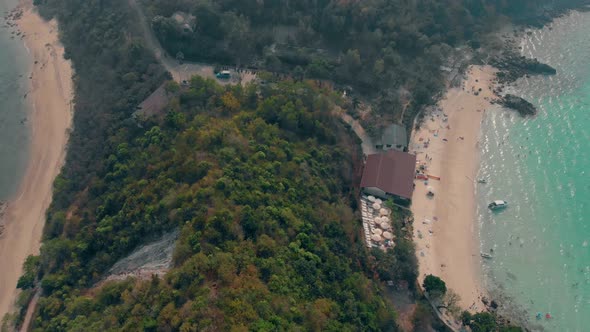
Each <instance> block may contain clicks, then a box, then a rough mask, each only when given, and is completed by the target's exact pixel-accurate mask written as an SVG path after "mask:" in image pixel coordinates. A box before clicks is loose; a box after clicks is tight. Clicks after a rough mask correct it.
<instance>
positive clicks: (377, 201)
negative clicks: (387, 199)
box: [375, 198, 383, 204]
mask: <svg viewBox="0 0 590 332" xmlns="http://www.w3.org/2000/svg"><path fill="white" fill-rule="evenodd" d="M375 203H377V204H381V203H383V201H382V200H381V199H380V198H376V199H375Z"/></svg>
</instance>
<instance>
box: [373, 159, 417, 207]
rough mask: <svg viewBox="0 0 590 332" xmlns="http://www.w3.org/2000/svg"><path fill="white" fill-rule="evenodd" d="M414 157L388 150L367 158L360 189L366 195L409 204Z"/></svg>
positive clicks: (413, 173) (412, 189) (412, 190)
mask: <svg viewBox="0 0 590 332" xmlns="http://www.w3.org/2000/svg"><path fill="white" fill-rule="evenodd" d="M415 171H416V156H415V155H413V154H409V153H407V152H400V151H395V150H389V151H387V152H383V153H378V154H372V155H369V156H368V157H367V162H366V163H365V169H364V171H363V178H362V180H361V188H362V190H363V192H365V193H366V194H368V195H373V196H377V197H380V198H383V199H388V198H393V199H394V200H402V201H405V202H409V201H410V200H411V199H412V193H413V192H414V175H415Z"/></svg>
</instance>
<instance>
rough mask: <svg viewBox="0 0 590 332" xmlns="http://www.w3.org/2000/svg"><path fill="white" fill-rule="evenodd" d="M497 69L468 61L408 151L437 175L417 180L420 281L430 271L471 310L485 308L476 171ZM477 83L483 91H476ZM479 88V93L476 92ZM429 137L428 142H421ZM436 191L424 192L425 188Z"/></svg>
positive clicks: (415, 210)
mask: <svg viewBox="0 0 590 332" xmlns="http://www.w3.org/2000/svg"><path fill="white" fill-rule="evenodd" d="M495 73H496V70H495V69H494V68H492V67H490V66H470V67H469V69H468V70H467V76H466V78H465V79H464V80H463V82H462V84H461V86H460V87H455V88H450V89H449V90H447V92H446V93H445V96H444V98H443V99H442V100H441V101H439V103H438V104H437V107H436V108H435V111H433V112H430V113H429V114H426V116H425V117H424V122H423V123H422V124H421V126H420V129H418V130H414V131H413V132H412V137H411V143H410V152H413V153H416V156H417V163H418V164H417V166H420V165H424V166H425V167H426V171H425V173H426V174H430V175H434V176H436V177H440V180H436V179H429V181H428V185H426V184H425V181H424V180H416V181H415V185H416V188H415V190H414V194H413V199H412V206H411V210H412V213H413V214H414V242H415V244H416V254H417V257H418V262H419V278H418V279H419V282H420V283H421V282H422V280H423V279H424V277H425V276H426V275H428V274H433V275H435V276H438V277H440V278H441V279H442V280H443V281H445V283H446V285H447V288H448V289H450V290H452V291H453V292H454V293H456V294H458V295H459V296H460V301H458V303H457V304H458V305H459V306H460V307H461V308H462V309H466V310H468V311H471V312H476V311H480V310H482V309H485V305H484V303H483V302H482V298H484V297H487V292H486V290H485V288H484V285H483V282H484V280H483V278H482V277H483V276H482V270H481V258H480V244H479V241H478V239H479V227H478V225H477V221H476V220H477V219H476V197H475V180H476V179H475V177H476V175H477V172H478V170H479V160H480V150H479V139H480V135H481V123H482V121H483V116H484V114H485V110H486V109H488V108H490V107H491V106H492V104H491V101H492V100H494V99H495V98H496V96H495V94H494V92H493V88H494V81H495ZM479 89H481V91H479ZM475 92H477V94H476V93H475ZM425 142H429V144H427V145H426V144H424V143H425ZM429 187H430V189H432V190H433V191H434V193H435V195H434V197H433V198H428V197H427V195H426V193H427V191H428V189H429Z"/></svg>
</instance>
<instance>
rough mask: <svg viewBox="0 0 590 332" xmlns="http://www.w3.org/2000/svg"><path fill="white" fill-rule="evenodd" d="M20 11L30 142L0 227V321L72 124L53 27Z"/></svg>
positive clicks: (36, 233)
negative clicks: (27, 63)
mask: <svg viewBox="0 0 590 332" xmlns="http://www.w3.org/2000/svg"><path fill="white" fill-rule="evenodd" d="M21 7H22V8H23V10H24V12H23V16H22V17H21V19H20V20H19V21H18V25H19V29H20V30H21V31H22V32H23V33H24V34H25V35H26V37H25V39H24V41H25V44H26V46H27V48H28V50H29V52H30V55H31V60H32V63H31V66H32V67H31V70H32V74H31V76H32V79H31V80H30V81H31V87H30V92H29V93H28V97H27V98H28V99H29V101H30V102H31V105H32V110H31V114H30V116H29V117H28V118H29V119H30V122H29V123H30V125H31V129H32V130H31V132H32V138H31V146H30V155H29V161H28V165H27V169H26V172H25V175H24V178H23V180H22V183H21V185H20V188H19V191H18V194H17V195H16V197H15V198H14V199H13V200H11V201H9V202H8V206H7V208H6V213H5V215H4V217H3V221H2V222H3V223H4V224H5V230H4V233H3V235H2V236H1V237H0V266H1V267H2V273H1V274H0V317H2V316H4V314H5V313H7V312H9V311H11V310H12V308H13V306H14V301H15V298H16V295H17V290H16V283H17V280H18V278H19V277H20V275H21V273H22V264H23V262H24V260H25V258H26V257H27V256H28V255H29V254H35V253H38V252H39V247H40V240H41V234H42V231H43V225H44V223H45V211H46V209H47V207H48V206H49V204H50V202H51V197H52V184H53V180H54V179H55V177H56V176H57V174H58V173H59V171H60V169H61V166H62V164H63V161H64V156H65V146H66V144H67V140H68V134H67V132H68V128H70V125H71V119H72V105H71V100H72V68H71V65H70V62H69V61H66V60H64V58H63V47H62V46H61V44H60V43H59V41H58V34H57V25H56V22H55V21H52V22H45V21H43V20H42V19H41V18H40V17H39V16H38V15H37V14H36V12H35V11H34V9H33V8H32V5H31V3H30V1H26V2H25V3H23V4H22V5H21ZM34 62H36V63H34Z"/></svg>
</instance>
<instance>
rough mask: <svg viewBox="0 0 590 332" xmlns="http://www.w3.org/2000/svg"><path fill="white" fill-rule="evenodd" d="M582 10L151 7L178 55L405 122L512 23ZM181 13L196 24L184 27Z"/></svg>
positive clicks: (475, 3) (154, 2)
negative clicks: (472, 52) (307, 88)
mask: <svg viewBox="0 0 590 332" xmlns="http://www.w3.org/2000/svg"><path fill="white" fill-rule="evenodd" d="M580 2H584V0H557V1H555V0H511V1H505V0H444V1H441V0H417V1H405V0H362V1H360V0H349V1H341V0H321V1H317V0H298V1H291V0H276V1H256V0H246V1H245V0H239V1H237V0H142V3H143V4H144V7H145V8H146V11H147V12H148V13H149V14H150V17H151V18H153V20H152V28H153V30H154V31H155V33H156V35H157V36H158V38H159V39H160V41H161V43H162V44H163V45H164V47H165V48H166V49H167V50H168V51H169V53H170V54H177V52H182V54H184V56H185V58H186V59H192V60H199V61H207V62H213V63H222V64H238V65H247V66H254V67H257V68H264V69H267V70H271V71H277V72H286V73H288V74H294V71H295V70H298V71H299V72H300V73H302V74H303V75H305V76H306V77H309V78H318V79H330V80H333V81H335V82H337V83H339V84H341V85H350V86H352V87H354V88H356V89H357V90H358V91H359V92H360V93H361V94H362V95H364V96H365V97H367V96H368V97H371V98H372V99H374V100H375V101H376V103H375V106H376V107H374V110H375V111H377V113H378V114H380V115H382V116H389V117H393V118H395V120H398V119H399V118H401V117H402V114H403V119H402V120H403V121H404V123H406V124H409V123H411V122H412V120H413V117H414V116H415V114H416V113H417V111H418V110H419V109H420V107H421V106H422V105H424V104H428V103H430V102H432V96H434V95H435V94H437V93H438V92H439V91H441V89H442V88H443V86H444V77H443V75H442V72H441V70H440V66H441V65H443V64H445V63H446V61H445V60H446V59H447V58H448V57H450V56H453V55H454V53H453V48H454V47H457V46H461V45H469V46H472V47H474V48H478V47H479V46H481V45H482V42H483V39H484V38H483V37H484V36H485V35H486V34H487V33H488V32H490V31H493V30H494V29H495V27H496V24H497V23H498V22H503V20H502V18H503V17H506V16H507V17H509V18H511V19H513V20H515V21H518V22H523V23H537V22H541V21H542V19H546V17H547V16H549V15H546V14H545V12H546V11H548V10H551V9H556V8H560V7H561V6H565V5H570V6H571V5H574V4H576V3H580ZM179 12H180V13H183V14H186V15H190V17H193V18H194V19H193V20H185V21H182V20H180V21H179V19H178V18H179V16H178V15H176V14H178V13H179ZM179 22H180V23H179ZM185 22H189V23H187V24H189V25H190V29H188V30H187V28H186V25H185V24H184V23H185ZM406 107H408V108H409V109H408V111H407V112H404V111H403V110H404V108H406Z"/></svg>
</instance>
